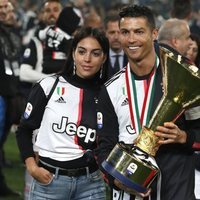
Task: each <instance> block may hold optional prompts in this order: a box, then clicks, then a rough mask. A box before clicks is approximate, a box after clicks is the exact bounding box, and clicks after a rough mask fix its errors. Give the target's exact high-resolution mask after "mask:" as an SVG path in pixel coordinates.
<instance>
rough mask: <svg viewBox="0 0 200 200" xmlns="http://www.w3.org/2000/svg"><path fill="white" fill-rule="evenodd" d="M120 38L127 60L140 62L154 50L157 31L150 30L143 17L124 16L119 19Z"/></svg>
mask: <svg viewBox="0 0 200 200" xmlns="http://www.w3.org/2000/svg"><path fill="white" fill-rule="evenodd" d="M120 33H121V34H120V38H121V44H122V47H123V50H124V52H125V53H126V55H127V56H128V58H129V60H132V61H133V62H141V61H142V60H144V59H146V58H148V56H149V55H150V54H151V52H152V51H154V45H153V41H154V39H156V36H157V31H156V30H152V29H151V28H150V26H149V25H148V23H147V21H146V19H145V18H143V17H136V18H133V17H125V18H122V19H121V20H120Z"/></svg>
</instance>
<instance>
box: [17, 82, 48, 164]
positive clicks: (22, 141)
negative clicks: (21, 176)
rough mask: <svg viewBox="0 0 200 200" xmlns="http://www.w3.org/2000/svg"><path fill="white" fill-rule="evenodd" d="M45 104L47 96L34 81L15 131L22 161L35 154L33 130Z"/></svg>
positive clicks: (38, 122)
mask: <svg viewBox="0 0 200 200" xmlns="http://www.w3.org/2000/svg"><path fill="white" fill-rule="evenodd" d="M46 104H47V97H46V95H45V93H44V91H43V89H42V87H41V85H40V83H36V84H35V85H34V87H33V88H32V90H31V92H30V95H29V97H28V101H27V105H26V108H25V111H24V113H23V114H22V117H21V120H20V124H19V127H18V130H17V132H16V138H17V143H18V146H19V150H20V153H21V156H22V159H23V161H25V159H26V158H28V157H34V156H35V154H34V151H33V144H32V136H33V131H34V130H36V129H38V128H39V127H40V123H41V121H42V117H43V113H44V110H45V106H46Z"/></svg>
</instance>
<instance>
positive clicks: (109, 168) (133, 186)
mask: <svg viewBox="0 0 200 200" xmlns="http://www.w3.org/2000/svg"><path fill="white" fill-rule="evenodd" d="M102 167H103V168H104V169H105V170H106V171H107V172H108V173H109V174H110V175H112V176H113V177H115V178H116V179H118V180H119V181H120V182H122V183H123V184H124V185H125V186H127V187H129V188H131V189H133V190H135V191H137V192H139V193H146V192H147V188H145V187H142V186H140V185H138V184H136V183H134V182H133V181H131V180H130V179H129V178H127V177H126V176H123V175H122V174H121V173H119V172H118V171H117V170H115V168H113V167H112V165H110V164H109V163H108V162H106V161H104V162H103V163H102Z"/></svg>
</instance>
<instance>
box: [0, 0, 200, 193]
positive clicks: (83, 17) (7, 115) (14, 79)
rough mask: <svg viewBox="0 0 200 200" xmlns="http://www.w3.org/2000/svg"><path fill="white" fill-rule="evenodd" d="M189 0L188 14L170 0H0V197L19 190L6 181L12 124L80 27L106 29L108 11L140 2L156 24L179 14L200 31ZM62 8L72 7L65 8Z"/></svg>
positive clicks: (199, 13) (197, 12)
mask: <svg viewBox="0 0 200 200" xmlns="http://www.w3.org/2000/svg"><path fill="white" fill-rule="evenodd" d="M182 1H184V0H182ZM180 2H181V1H180V0H179V4H178V5H179V6H180V9H181V3H180ZM191 2H192V5H191V10H189V11H188V12H189V13H184V12H180V11H177V10H175V9H174V7H173V1H168V0H159V1H158V0H121V1H120V0H113V1H107V0H61V1H59V0H47V1H41V0H23V1H17V0H9V2H7V0H0V45H1V47H0V48H1V53H0V55H1V58H0V63H1V65H2V66H4V68H5V75H2V74H3V73H4V72H3V71H2V70H4V69H2V67H1V66H0V122H1V123H0V196H4V195H5V196H6V195H10V194H11V195H19V194H18V193H16V192H14V191H12V190H11V189H10V188H9V187H8V186H7V185H6V183H5V177H4V175H3V174H2V170H1V169H2V167H5V166H7V165H9V163H8V162H7V160H6V159H5V156H4V148H3V146H4V144H5V141H6V138H7V135H8V133H9V132H10V128H11V127H12V126H13V124H14V125H17V124H18V123H19V118H20V115H21V113H22V110H23V109H24V106H25V101H26V98H27V95H28V93H29V91H30V88H31V87H32V84H33V83H34V82H36V81H38V80H39V79H41V78H44V77H46V76H47V75H49V74H53V73H56V72H58V71H59V70H60V69H59V67H57V68H56V66H62V64H63V63H64V62H65V60H66V57H67V49H65V48H66V47H67V48H69V46H70V42H71V40H72V39H73V35H74V33H75V32H76V30H78V28H79V27H81V26H92V27H97V28H100V29H104V28H105V18H106V17H107V16H108V15H111V14H113V15H114V14H116V13H117V12H118V10H119V9H120V8H121V7H122V6H123V5H125V4H128V3H136V4H144V5H148V6H149V7H151V8H152V9H153V11H154V13H155V17H156V22H157V27H158V28H159V27H160V26H161V25H162V23H163V22H164V21H165V20H167V19H168V18H170V17H176V18H180V19H184V20H186V21H187V22H188V24H189V26H190V28H191V32H192V33H194V34H195V35H200V1H191ZM47 3H48V4H47ZM5 4H6V7H5V8H4V7H3V6H4V5H5ZM64 7H69V8H70V9H65V10H62V9H63V8H64ZM61 11H62V12H61ZM185 11H186V12H187V9H185ZM176 12H177V13H178V14H177V13H176ZM60 13H62V15H60ZM65 23H66V24H67V25H66V26H64V25H63V24H65ZM63 33H64V34H63ZM197 41H198V40H197ZM61 43H62V44H64V47H63V46H62V45H60V44H61ZM198 45H199V41H198V43H197V45H196V46H198ZM198 47H199V46H198ZM120 51H121V49H120ZM52 55H54V56H52ZM198 55H199V53H198ZM188 57H189V56H188ZM51 59H52V60H51ZM198 64H199V60H198ZM51 65H52V67H51ZM46 66H48V67H49V68H48V69H47V67H46ZM198 159H199V158H198Z"/></svg>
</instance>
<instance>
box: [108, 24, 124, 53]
mask: <svg viewBox="0 0 200 200" xmlns="http://www.w3.org/2000/svg"><path fill="white" fill-rule="evenodd" d="M106 36H107V38H108V40H109V44H110V48H111V49H112V50H113V51H114V52H116V53H117V52H119V51H121V49H122V47H121V42H120V31H119V23H118V21H109V22H108V23H107V27H106Z"/></svg>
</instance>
